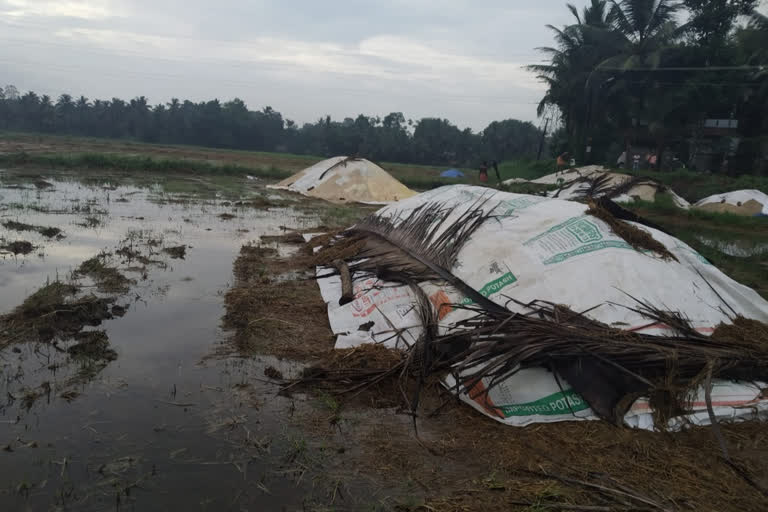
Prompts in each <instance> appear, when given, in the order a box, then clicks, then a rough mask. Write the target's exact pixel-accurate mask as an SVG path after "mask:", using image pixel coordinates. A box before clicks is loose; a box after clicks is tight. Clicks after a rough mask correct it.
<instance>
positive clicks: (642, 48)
mask: <svg viewBox="0 0 768 512" xmlns="http://www.w3.org/2000/svg"><path fill="white" fill-rule="evenodd" d="M679 8H680V6H679V5H678V4H675V3H672V2H671V1H670V0H621V1H619V2H617V1H616V0H612V1H611V10H610V12H609V14H608V22H609V23H610V24H611V26H612V27H613V28H614V30H615V31H616V32H617V33H618V34H620V35H621V36H622V38H623V43H624V48H623V49H622V51H621V53H620V54H619V55H617V56H616V57H615V58H613V59H608V60H607V61H605V62H603V63H602V64H601V66H600V67H603V68H607V67H611V66H617V65H618V66H619V67H622V68H625V69H629V68H633V67H646V66H650V67H656V66H658V64H659V60H660V59H661V53H662V51H663V50H664V49H665V48H666V47H667V45H668V44H669V43H671V42H672V41H674V40H675V39H676V38H678V37H680V35H681V34H682V32H681V31H679V30H678V27H677V24H676V23H675V21H674V15H675V13H676V12H677V10H678V9H679Z"/></svg>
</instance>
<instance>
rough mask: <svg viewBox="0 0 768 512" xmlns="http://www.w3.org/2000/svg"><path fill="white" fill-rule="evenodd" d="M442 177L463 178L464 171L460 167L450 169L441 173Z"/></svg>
mask: <svg viewBox="0 0 768 512" xmlns="http://www.w3.org/2000/svg"><path fill="white" fill-rule="evenodd" d="M440 177H441V178H463V177H464V173H463V172H461V171H460V170H458V169H448V170H447V171H443V172H441V173H440Z"/></svg>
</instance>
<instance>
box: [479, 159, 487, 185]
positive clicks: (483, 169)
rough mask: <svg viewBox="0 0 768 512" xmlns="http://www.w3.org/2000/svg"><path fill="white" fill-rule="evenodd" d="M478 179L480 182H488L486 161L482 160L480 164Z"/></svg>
mask: <svg viewBox="0 0 768 512" xmlns="http://www.w3.org/2000/svg"><path fill="white" fill-rule="evenodd" d="M480 181H481V182H482V183H487V182H488V162H486V161H485V160H483V163H482V164H480Z"/></svg>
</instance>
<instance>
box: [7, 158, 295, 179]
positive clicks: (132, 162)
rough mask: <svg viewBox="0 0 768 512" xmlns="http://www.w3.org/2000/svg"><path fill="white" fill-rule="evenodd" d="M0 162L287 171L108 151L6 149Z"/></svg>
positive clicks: (225, 171)
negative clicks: (6, 152) (36, 151)
mask: <svg viewBox="0 0 768 512" xmlns="http://www.w3.org/2000/svg"><path fill="white" fill-rule="evenodd" d="M0 164H2V165H8V166H21V165H32V166H39V167H54V168H61V169H113V170H117V171H131V172H139V171H140V172H147V171H151V172H157V173H165V172H185V173H189V172H195V173H206V174H239V175H245V174H257V175H259V176H262V177H267V178H285V177H287V176H290V173H289V172H286V171H282V170H280V169H276V168H273V167H270V168H266V169H264V168H252V167H245V166H241V165H236V164H213V163H210V162H205V161H201V160H188V159H168V158H152V157H149V156H126V155H117V154H109V153H79V154H72V155H66V154H53V155H50V154H29V153H8V154H4V155H0Z"/></svg>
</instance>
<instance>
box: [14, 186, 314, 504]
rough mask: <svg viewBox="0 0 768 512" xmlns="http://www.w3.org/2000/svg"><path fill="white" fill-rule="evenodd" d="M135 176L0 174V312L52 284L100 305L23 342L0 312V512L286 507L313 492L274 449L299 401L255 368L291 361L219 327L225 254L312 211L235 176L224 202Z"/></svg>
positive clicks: (294, 446)
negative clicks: (238, 182) (255, 351)
mask: <svg viewBox="0 0 768 512" xmlns="http://www.w3.org/2000/svg"><path fill="white" fill-rule="evenodd" d="M142 179H143V180H144V181H145V182H149V183H146V185H148V186H145V184H142V185H141V186H136V185H132V184H126V183H125V181H129V180H125V179H123V178H121V177H116V176H95V175H88V176H77V175H71V176H48V175H46V176H35V175H27V176H25V175H19V174H16V173H13V172H10V171H5V172H3V173H2V174H0V245H2V246H5V247H6V248H4V249H2V250H0V254H1V255H0V291H1V293H0V314H5V315H8V314H10V313H11V312H14V311H15V308H17V307H18V306H20V305H22V304H23V303H24V304H26V302H25V300H26V299H27V298H28V297H30V296H31V295H32V294H34V293H35V292H36V291H37V290H40V289H41V288H44V289H45V290H47V291H48V292H51V291H53V292H55V291H58V290H53V287H54V285H57V286H58V285H60V286H61V287H63V286H69V285H70V284H71V285H72V286H76V287H78V291H77V292H76V294H74V295H73V296H74V297H77V299H73V300H72V301H69V302H66V304H67V305H68V306H67V307H73V308H75V307H80V306H73V305H72V304H74V303H75V302H77V301H78V300H81V299H82V301H81V302H82V303H85V302H84V301H87V299H88V298H89V297H98V298H103V299H105V300H106V301H107V304H106V306H105V310H104V311H103V314H100V315H96V316H93V315H92V317H89V318H86V319H84V321H83V325H78V326H76V328H75V329H74V332H66V333H51V335H50V336H47V337H41V336H38V335H37V333H33V332H28V331H24V330H21V331H19V332H17V331H16V330H13V329H11V328H9V327H8V326H7V325H3V324H2V323H0V325H3V328H5V329H6V331H5V332H3V333H2V334H0V336H2V337H0V377H1V378H0V508H2V509H3V510H124V509H125V510H230V509H231V510H240V509H250V510H257V509H258V510H279V509H280V508H281V507H287V509H288V510H297V509H302V508H303V507H305V506H309V505H312V504H313V503H315V501H316V498H317V501H318V502H319V503H323V502H325V501H326V498H327V496H326V489H325V488H324V487H323V486H322V484H321V483H318V481H317V480H316V475H314V476H313V475H305V476H304V478H302V479H301V480H299V475H302V474H303V473H304V471H303V470H301V466H299V465H298V463H297V462H296V461H295V460H291V457H292V455H291V454H294V452H297V450H298V451H299V452H301V450H303V448H302V447H303V444H302V443H303V440H302V439H303V437H302V434H300V433H298V434H297V433H296V432H294V431H293V430H295V426H294V423H295V422H294V421H292V420H291V417H290V416H291V414H294V412H295V411H296V409H297V407H298V408H300V407H301V406H300V405H297V401H301V399H300V398H287V397H281V396H277V395H276V391H277V387H276V386H275V385H274V384H271V383H270V382H269V381H268V380H267V379H265V377H264V369H265V367H266V366H276V367H278V368H280V369H281V371H282V372H283V373H286V374H289V373H290V372H291V371H294V367H295V366H296V365H295V364H292V363H290V362H285V361H277V360H274V359H273V358H268V357H248V358H243V357H238V354H236V353H231V352H230V351H228V350H227V349H226V344H227V342H226V338H227V336H228V334H227V333H226V332H224V331H222V330H221V328H220V323H221V317H222V315H223V300H222V295H223V293H225V292H226V290H227V289H228V287H229V286H230V285H231V283H232V263H233V260H234V258H235V256H236V255H237V253H238V251H239V249H240V247H241V246H242V245H243V244H245V243H246V242H248V241H253V240H255V241H257V243H258V241H259V237H260V236H261V235H280V234H282V233H284V232H285V230H286V229H289V228H290V229H304V228H311V227H315V226H317V225H318V224H320V222H321V216H319V215H318V214H317V213H315V212H308V211H306V209H305V210H303V211H302V210H298V209H296V208H294V207H293V205H295V202H296V200H295V198H290V197H282V196H279V195H276V194H271V193H267V192H266V191H265V190H264V188H263V187H260V186H257V185H250V186H249V184H248V182H247V181H246V180H243V184H242V187H241V190H240V193H239V194H237V196H232V197H229V196H226V194H223V193H221V192H219V191H216V190H211V189H210V188H209V187H208V188H206V187H203V188H202V193H200V191H199V190H198V189H199V188H200V187H197V188H196V187H195V183H194V182H192V183H188V184H187V185H188V188H189V189H190V190H194V192H190V191H189V190H188V191H187V192H185V193H168V192H167V191H166V188H164V187H163V185H162V184H152V179H151V177H150V178H149V179H148V178H147V177H143V178H142ZM164 181H165V180H163V179H160V178H158V183H163V182H164ZM177 188H179V187H178V186H177ZM223 189H224V190H226V187H223ZM238 201H245V203H242V202H241V203H240V204H239V205H238V204H236V203H237V202H238ZM252 205H260V207H253V206H252ZM43 226H44V227H45V228H55V230H59V231H57V232H54V229H49V230H48V231H46V230H45V229H43V228H38V227H43ZM49 235H50V236H49ZM22 241H23V242H27V243H28V244H30V245H31V246H32V249H31V250H30V251H26V252H27V253H26V254H22V253H21V252H16V253H15V252H14V251H13V250H12V249H8V248H7V247H9V246H10V247H14V245H13V244H14V243H16V242H22ZM16 245H18V244H16ZM275 247H277V245H275ZM180 248H182V249H183V250H181V249H180ZM279 250H280V251H284V250H290V249H283V248H282V247H279ZM84 262H90V263H91V265H90V266H88V265H84ZM84 267H85V268H84ZM104 268H107V269H111V270H108V271H107V272H106V276H105V275H104V274H105V272H104V271H103V269H104ZM94 270H95V271H94ZM99 270H101V272H99ZM115 276H119V277H117V278H115ZM115 280H117V282H115ZM67 293H68V291H67ZM67 293H65V295H66V294H67ZM46 300H47V299H46ZM78 304H80V305H82V304H81V303H78ZM89 304H90V303H89ZM33 313H35V312H33ZM37 314H39V316H41V317H44V316H46V315H60V314H61V312H60V311H59V312H58V313H57V312H55V311H48V310H45V309H41V310H40V311H38V312H37ZM287 316H289V315H287ZM33 320H34V321H35V322H36V321H37V319H33ZM30 321H31V320H30ZM34 327H35V328H37V327H39V325H38V324H34ZM40 329H41V330H42V327H40ZM9 331H10V332H9ZM102 332H103V334H96V335H95V336H96V337H101V338H106V340H108V341H106V343H107V344H108V351H109V353H107V354H104V353H103V352H104V351H103V350H102V353H99V354H95V355H94V354H90V353H87V352H86V353H83V351H82V350H80V347H88V344H87V343H86V342H85V341H83V340H86V339H89V338H93V337H94V336H90V337H89V336H87V335H86V334H85V333H91V334H94V333H102ZM101 338H100V339H101ZM99 343H102V342H101V341H99ZM102 344H103V343H102ZM102 348H105V347H102ZM299 455H301V453H298V454H294V459H295V457H297V456H299ZM297 467H298V468H299V470H297ZM257 504H258V505H259V506H257Z"/></svg>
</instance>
